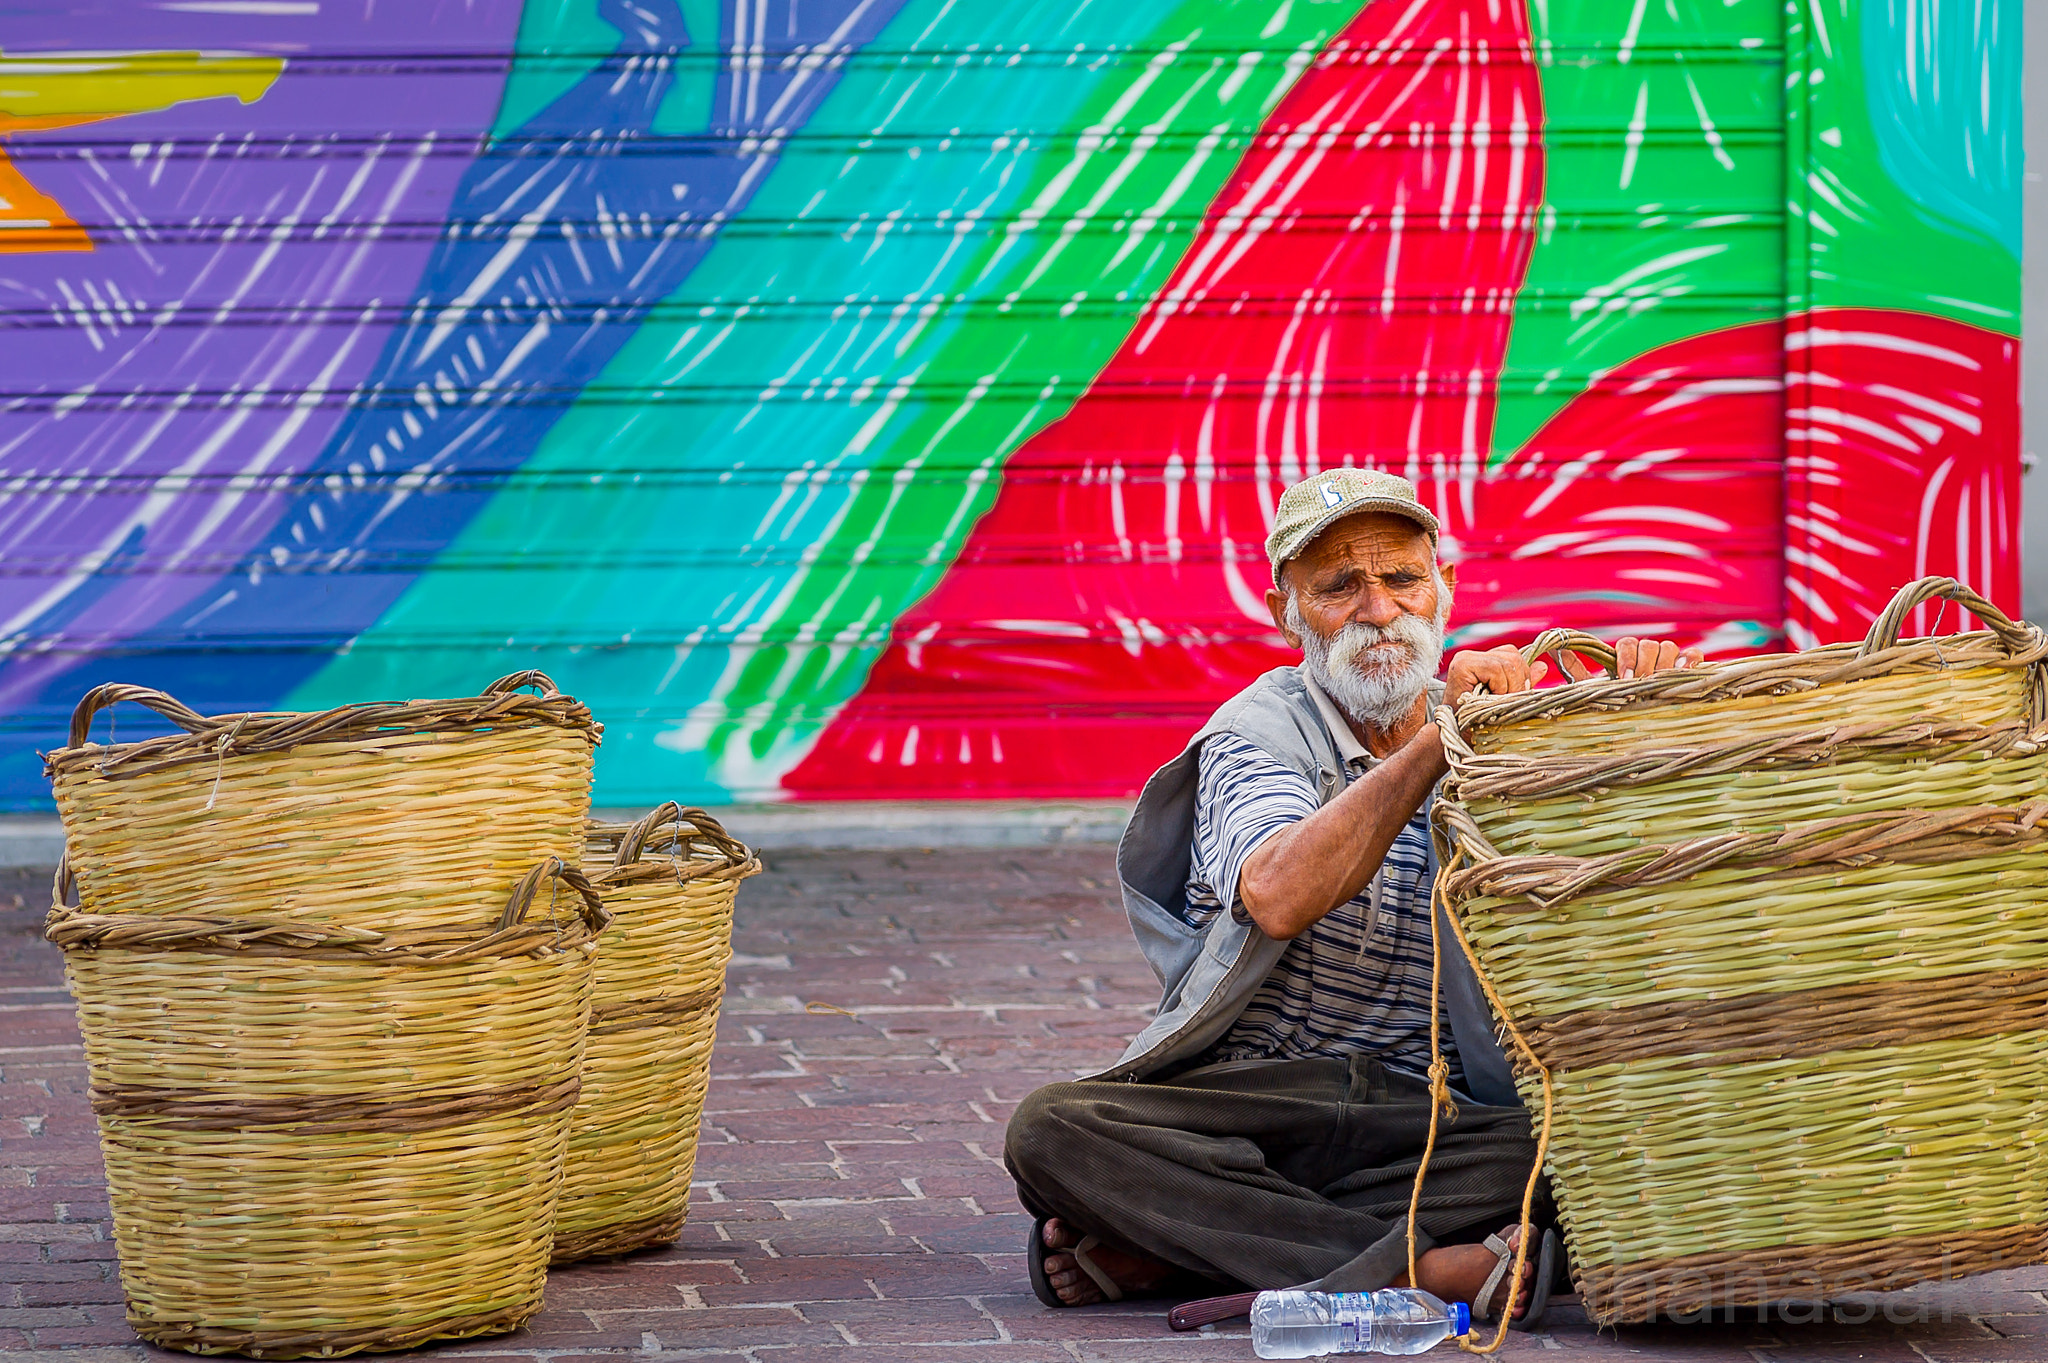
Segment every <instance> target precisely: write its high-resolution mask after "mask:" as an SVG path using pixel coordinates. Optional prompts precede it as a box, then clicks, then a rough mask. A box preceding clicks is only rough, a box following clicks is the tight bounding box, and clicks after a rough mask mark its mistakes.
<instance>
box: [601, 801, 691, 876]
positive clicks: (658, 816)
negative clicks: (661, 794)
mask: <svg viewBox="0 0 2048 1363" xmlns="http://www.w3.org/2000/svg"><path fill="white" fill-rule="evenodd" d="M682 817H683V807H682V806H681V805H679V804H677V803H676V802H675V801H674V800H663V801H662V802H661V803H660V804H658V805H656V806H655V807H654V808H652V809H650V810H648V811H647V812H646V813H645V814H643V815H641V816H640V817H639V818H638V819H635V820H634V821H633V826H632V827H630V828H628V829H627V830H626V834H625V836H624V837H622V838H620V839H619V850H618V852H617V854H616V855H614V856H613V858H612V865H614V866H624V865H626V864H627V863H628V862H634V861H638V860H640V853H641V851H642V850H643V849H644V848H645V847H646V845H647V839H648V838H650V837H652V836H653V834H654V830H655V829H657V828H659V827H660V826H661V825H662V824H664V823H666V822H668V821H669V820H671V819H674V820H676V821H678V822H680V821H681V820H682Z"/></svg>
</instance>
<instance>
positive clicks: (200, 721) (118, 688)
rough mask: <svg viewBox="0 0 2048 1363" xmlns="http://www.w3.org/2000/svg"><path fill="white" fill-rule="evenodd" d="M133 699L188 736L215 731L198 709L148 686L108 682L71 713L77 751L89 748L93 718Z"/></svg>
mask: <svg viewBox="0 0 2048 1363" xmlns="http://www.w3.org/2000/svg"><path fill="white" fill-rule="evenodd" d="M124 700H132V701H134V702H135V703H136V704H137V705H146V706H148V707H149V708H150V709H152V710H154V711H156V712H157V713H158V714H160V715H162V716H163V717H164V718H165V719H168V720H169V721H170V722H171V723H173V724H175V725H177V726H178V727H179V728H180V729H183V730H184V731H185V732H186V733H188V734H203V733H205V732H207V731H208V730H209V729H211V728H213V727H214V725H213V722H212V721H211V720H209V719H207V717H206V716H205V715H202V714H200V713H199V712H198V711H197V710H194V709H192V708H191V707H190V706H188V705H185V704H183V703H182V702H180V701H177V700H174V699H173V698H171V697H170V696H167V695H165V694H164V693H163V692H161V691H158V690H156V689H155V688H153V687H148V686H131V685H129V684H128V683H126V682H108V683H106V684H105V685H104V686H95V687H94V688H93V689H92V690H90V691H88V692H86V693H85V695H84V696H83V697H81V698H80V699H79V702H78V708H77V709H75V710H73V711H72V712H71V743H70V746H71V747H74V748H82V747H84V746H85V740H86V738H87V736H89V735H90V734H91V733H92V721H93V717H94V716H95V715H97V714H99V712H100V711H102V710H105V709H107V708H109V707H110V706H115V705H119V704H120V703H121V702H122V701H124Z"/></svg>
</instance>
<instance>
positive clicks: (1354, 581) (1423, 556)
mask: <svg viewBox="0 0 2048 1363" xmlns="http://www.w3.org/2000/svg"><path fill="white" fill-rule="evenodd" d="M1437 534H1438V526H1437V521H1436V518H1435V517H1434V516H1432V515H1431V514H1430V513H1429V511H1428V510H1426V509H1425V508H1424V507H1423V506H1422V505H1421V504H1420V503H1419V502H1418V501H1417V500H1416V496H1415V489H1414V487H1413V485H1412V484H1410V483H1409V482H1408V481H1407V480H1406V479H1405V478H1398V477H1395V476H1393V475H1391V474H1385V473H1371V472H1364V471H1360V470H1353V469H1334V470H1331V471H1328V472H1325V473H1320V474H1317V475H1316V476H1315V477H1313V478H1310V479H1308V480H1307V481H1305V482H1302V483H1299V484H1296V485H1295V486H1294V487H1292V488H1290V489H1288V491H1287V493H1286V495H1285V496H1284V497H1282V498H1281V501H1280V507H1279V511H1278V515H1277V517H1276V519H1275V523H1274V527H1273V533H1272V536H1271V538H1270V539H1268V540H1267V543H1266V553H1267V556H1268V557H1269V558H1270V559H1271V560H1272V564H1273V590H1272V591H1270V592H1268V593H1267V594H1266V604H1267V606H1268V608H1269V609H1270V610H1271V611H1272V613H1273V621H1274V623H1275V624H1276V625H1278V626H1279V627H1280V631H1281V633H1282V634H1283V635H1284V636H1285V637H1286V639H1287V642H1288V644H1289V646H1291V647H1294V648H1298V649H1300V650H1301V653H1302V661H1301V665H1300V666H1298V667H1281V668H1276V669H1274V670H1273V671H1271V672H1268V673H1267V674H1265V675H1264V676H1263V677H1260V678H1259V679H1258V680H1257V681H1256V682H1254V683H1252V685H1251V686H1250V687H1249V688H1247V689H1246V690H1245V691H1243V692H1241V693H1240V694H1238V695H1237V696H1235V697H1233V698H1232V699H1231V700H1229V701H1228V702H1226V703H1225V704H1224V706H1223V708H1222V709H1220V710H1218V711H1217V712H1216V714H1215V716H1214V717H1213V718H1212V719H1210V721H1209V722H1208V724H1207V725H1205V726H1204V727H1203V728H1202V730H1201V731H1200V732H1199V733H1197V734H1196V735H1195V736H1194V738H1193V739H1191V740H1190V741H1189V742H1188V745H1187V748H1186V750H1185V751H1183V752H1182V753H1181V755H1180V756H1179V757H1176V758H1175V759H1174V760H1173V761H1171V762H1169V763H1167V764H1166V765H1165V766H1164V767H1161V768H1160V769H1159V771H1158V772H1157V774H1155V775H1154V776H1153V777H1152V779H1151V780H1150V781H1148V782H1146V784H1145V790H1144V793H1143V795H1142V796H1141V797H1140V798H1139V801H1138V806H1137V809H1136V811H1135V812H1134V813H1133V815H1132V817H1131V823H1130V827H1129V829H1128V830H1127V831H1126V832H1125V834H1124V838H1123V843H1122V845H1121V846H1120V847H1119V848H1118V851H1117V870H1118V873H1119V876H1120V878H1121V880H1122V882H1123V897H1124V904H1125V907H1126V909H1127V910H1128V912H1129V913H1130V917H1131V926H1132V928H1133V930H1134V931H1135V932H1136V934H1137V937H1138V941H1139V944H1140V945H1141V946H1142V947H1143V949H1144V951H1145V955H1146V957H1147V958H1148V959H1149V960H1150V962H1151V964H1152V968H1153V970H1154V971H1155V972H1157V973H1158V975H1159V977H1160V981H1161V983H1162V984H1163V986H1164V992H1163V994H1162V996H1161V998H1160V1001H1159V1012H1158V1016H1157V1017H1156V1018H1155V1019H1154V1020H1153V1022H1152V1023H1151V1025H1149V1026H1147V1027H1146V1028H1145V1029H1144V1030H1143V1031H1142V1032H1141V1033H1139V1035H1138V1037H1137V1038H1136V1039H1135V1040H1134V1041H1132V1042H1131V1044H1130V1046H1129V1048H1128V1049H1127V1050H1125V1052H1124V1055H1123V1058H1122V1059H1121V1060H1119V1061H1118V1062H1117V1063H1116V1065H1115V1066H1113V1067H1112V1068H1111V1069H1109V1070H1107V1071H1105V1072H1104V1073H1102V1074H1099V1075H1096V1076H1094V1077H1093V1078H1090V1079H1086V1080H1083V1081H1080V1082H1076V1083H1062V1084H1049V1085H1047V1086H1046V1087H1044V1088H1041V1089H1039V1090H1038V1091H1037V1092H1035V1093H1033V1094H1032V1095H1031V1096H1030V1097H1029V1098H1027V1099H1025V1101H1024V1103H1023V1105H1022V1106H1020V1107H1019V1108H1018V1109H1017V1112H1016V1115H1015V1116H1013V1117H1012V1118H1011V1120H1010V1128H1009V1136H1008V1140H1007V1148H1006V1156H1007V1162H1008V1165H1009V1169H1010V1173H1011V1175H1012V1176H1013V1177H1014V1178H1015V1179H1016V1180H1017V1189H1018V1196H1019V1197H1020V1198H1021V1200H1022V1201H1023V1203H1024V1205H1025V1206H1026V1207H1027V1208H1028V1209H1029V1210H1030V1211H1031V1212H1032V1213H1033V1215H1034V1216H1035V1217H1036V1218H1038V1224H1037V1225H1036V1227H1035V1228H1034V1229H1033V1232H1032V1239H1031V1244H1030V1247H1029V1253H1030V1260H1031V1266H1032V1284H1033V1287H1034V1288H1035V1289H1036V1291H1037V1292H1038V1295H1039V1297H1040V1298H1041V1299H1042V1300H1044V1301H1045V1303H1046V1304H1047V1305H1048V1306H1084V1305H1087V1304H1089V1303H1091V1302H1096V1301H1101V1300H1103V1299H1105V1298H1108V1299H1116V1298H1120V1297H1122V1296H1124V1295H1125V1294H1128V1293H1138V1292H1144V1293H1158V1292H1163V1291H1169V1290H1175V1289H1178V1290H1182V1291H1186V1290H1188V1289H1190V1288H1194V1287H1198V1286H1200V1285H1205V1284H1217V1283H1223V1284H1240V1285H1243V1286H1245V1287H1252V1288H1277V1287H1290V1286H1295V1285H1300V1284H1309V1285H1313V1286H1317V1287H1320V1288H1321V1289H1323V1290H1326V1291H1368V1290H1372V1289H1376V1288H1381V1287H1386V1286H1388V1285H1390V1284H1391V1285H1395V1286H1406V1285H1408V1281H1407V1277H1406V1273H1407V1245H1406V1240H1407V1212H1408V1199H1409V1191H1410V1188H1411V1187H1412V1185H1413V1182H1414V1178H1415V1171H1416V1168H1417V1165H1418V1163H1419V1160H1420V1156H1421V1153H1422V1147H1423V1142H1424V1138H1425V1133H1426V1131H1427V1129H1428V1123H1429V1097H1428V1086H1427V1082H1426V1080H1425V1079H1424V1078H1423V1077H1422V1076H1423V1075H1424V1074H1425V1073H1426V1071H1427V1069H1428V1067H1429V1057H1430V1042H1429V1029H1430V1013H1431V1009H1432V999H1431V995H1430V954H1431V952H1430V923H1429V917H1428V915H1429V913H1430V903H1431V896H1430V890H1431V886H1432V885H1433V883H1434V880H1435V874H1436V861H1435V857H1434V854H1433V852H1432V850H1431V847H1430V839H1429V828H1428V813H1429V803H1430V798H1431V793H1432V792H1433V791H1434V789H1435V787H1436V784H1437V782H1438V781H1439V780H1440V779H1441V778H1442V777H1443V775H1444V774H1445V771H1446V767H1445V764H1444V757H1443V748H1442V744H1441V742H1440V741H1439V738H1438V734H1437V729H1436V725H1435V724H1434V723H1433V722H1432V720H1431V714H1432V712H1433V710H1434V709H1435V707H1436V706H1437V705H1438V704H1440V703H1442V702H1445V701H1451V702H1455V701H1456V700H1457V699H1458V698H1459V697H1460V696H1463V695H1464V694H1466V693H1467V692H1468V691H1471V690H1473V689H1474V688H1476V687H1480V686H1485V687H1487V688H1489V689H1491V690H1492V691H1494V692H1496V693H1502V692H1508V691H1519V690H1523V689H1526V688H1527V687H1529V686H1531V685H1533V684H1534V683H1536V682H1537V681H1540V680H1541V679H1542V677H1543V675H1544V672H1545V665H1544V664H1542V663H1537V664H1535V665H1534V666H1533V667H1531V666H1529V665H1527V664H1525V663H1524V661H1523V659H1522V656H1521V654H1520V653H1519V652H1517V651H1516V650H1515V649H1513V648H1508V647H1502V648H1496V649H1492V650H1490V651H1484V652H1461V653H1459V654H1458V655H1457V656H1456V657H1454V658H1452V660H1451V664H1450V667H1449V669H1448V671H1447V673H1446V679H1445V680H1444V681H1443V682H1437V681H1435V680H1434V678H1435V675H1436V670H1437V665H1438V662H1439V661H1440V660H1441V658H1442V656H1443V639H1444V622H1445V620H1446V618H1447V617H1448V616H1449V614H1450V608H1451V592H1452V589H1453V588H1454V587H1455V586H1456V584H1457V570H1456V567H1455V566H1454V565H1451V564H1442V565H1439V564H1438V563H1437V561H1436V540H1437ZM1616 652H1617V653H1618V654H1619V657H1620V664H1619V666H1620V670H1621V672H1622V675H1624V676H1628V675H1634V674H1636V673H1638V672H1642V673H1648V672H1651V671H1655V670H1658V669H1661V668H1667V667H1672V666H1678V667H1685V666H1689V665H1691V664H1693V663H1696V662H1697V661H1699V652H1698V650H1696V649H1695V650H1687V651H1685V652H1683V653H1681V652H1680V651H1679V650H1678V648H1677V647H1676V646H1675V645H1673V644H1670V643H1654V642H1651V641H1647V640H1646V641H1642V642H1641V643H1638V642H1637V641H1636V640H1633V639H1623V640H1621V641H1620V642H1619V643H1618V644H1617V646H1616ZM1567 670H1568V671H1569V672H1570V673H1571V675H1572V676H1573V677H1575V678H1577V677H1583V676H1584V675H1585V670H1584V668H1583V667H1581V666H1578V665H1577V664H1576V662H1575V661H1574V662H1568V663H1567ZM1444 936H1445V940H1446V943H1447V946H1446V952H1445V957H1444V967H1445V968H1444V996H1445V998H1444V1004H1443V1008H1444V1014H1445V1024H1446V1025H1445V1026H1444V1028H1443V1035H1444V1046H1443V1051H1444V1056H1445V1058H1446V1060H1447V1061H1448V1063H1449V1065H1450V1082H1451V1085H1452V1087H1453V1089H1454V1090H1455V1092H1456V1094H1457V1116H1456V1118H1455V1120H1447V1121H1445V1122H1444V1123H1443V1125H1442V1126H1441V1127H1440V1130H1439V1133H1438V1137H1437V1148H1436V1154H1435V1157H1434V1159H1433V1160H1432V1162H1431V1165H1430V1170H1429V1177H1428V1180H1427V1185H1426V1187H1425V1190H1424V1195H1423V1198H1422V1203H1421V1210H1420V1213H1419V1216H1418V1218H1417V1220H1418V1225H1417V1227H1416V1232H1417V1234H1416V1241H1417V1248H1418V1251H1419V1252H1420V1257H1419V1258H1418V1260H1417V1263H1416V1276H1417V1278H1418V1279H1419V1281H1418V1282H1417V1283H1416V1284H1415V1285H1416V1286H1419V1287H1421V1288H1423V1289H1425V1290H1427V1291H1430V1292H1434V1293H1436V1294H1437V1295H1438V1296H1439V1297H1442V1298H1445V1299H1446V1300H1458V1301H1469V1302H1472V1303H1473V1310H1474V1314H1475V1316H1477V1317H1479V1318H1480V1319H1490V1318H1492V1316H1493V1315H1494V1314H1495V1313H1497V1312H1498V1310H1499V1309H1500V1305H1501V1303H1502V1302H1504V1300H1505V1299H1506V1296H1507V1291H1506V1283H1505V1281H1504V1279H1505V1277H1506V1269H1507V1265H1508V1264H1509V1263H1510V1262H1512V1258H1513V1244H1514V1241H1515V1238H1516V1237H1517V1235H1518V1234H1519V1230H1520V1227H1519V1211H1520V1207H1521V1198H1522V1189H1523V1186H1524V1183H1525V1182H1526V1180H1527V1178H1528V1174H1529V1166H1530V1162H1531V1160H1532V1159H1533V1158H1534V1156H1535V1141H1534V1139H1533V1138H1532V1136H1531V1134H1530V1129H1529V1120H1528V1115H1527V1113H1526V1112H1525V1111H1524V1110H1523V1109H1522V1106H1521V1103H1520V1100H1519V1099H1518V1097H1517V1096H1516V1093H1515V1087H1514V1083H1513V1080H1512V1078H1511V1075H1510V1071H1509V1068H1508V1064H1507V1060H1506V1057H1505V1056H1504V1055H1503V1054H1502V1052H1501V1048H1500V1046H1499V1044H1498V1043H1497V1041H1496V1040H1495V1035H1494V1027H1493V1021H1492V1018H1491V1015H1490V1013H1489V1012H1488V1010H1487V1005H1486V1003H1485V1000H1484V997H1483V995H1482V993H1481V991H1480V989H1479V983H1478V979H1477V977H1476V975H1475V974H1474V973H1473V970H1472V966H1471V964H1470V962H1469V961H1467V960H1466V959H1465V957H1464V956H1463V954H1462V953H1461V952H1459V951H1458V950H1457V949H1456V946H1455V940H1456V939H1455V938H1453V937H1451V935H1450V934H1449V933H1448V931H1447V932H1446V933H1445V934H1444ZM1546 1219H1547V1212H1546ZM1504 1220H1506V1221H1509V1222H1510V1223H1511V1224H1510V1226H1509V1228H1508V1229H1506V1230H1502V1231H1500V1232H1499V1233H1498V1234H1494V1235H1489V1234H1488V1232H1490V1231H1494V1230H1495V1229H1496V1228H1498V1227H1500V1226H1501V1224H1502V1222H1503V1221H1504ZM1532 1248H1534V1247H1532ZM1556 1248H1557V1240H1556V1236H1555V1234H1554V1232H1549V1231H1546V1232H1545V1236H1544V1245H1543V1246H1542V1250H1541V1252H1540V1253H1532V1254H1531V1255H1530V1256H1529V1258H1530V1263H1529V1271H1528V1276H1527V1278H1526V1279H1525V1286H1526V1289H1527V1290H1525V1291H1524V1292H1523V1293H1522V1294H1521V1298H1520V1300H1521V1301H1522V1302H1523V1303H1524V1310H1523V1311H1522V1312H1518V1315H1521V1316H1522V1319H1521V1320H1520V1321H1518V1322H1517V1323H1518V1324H1522V1325H1524V1326H1527V1325H1529V1324H1532V1323H1533V1322H1534V1320H1535V1319H1536V1317H1537V1315H1539V1314H1540V1310H1541V1303H1542V1302H1543V1301H1545V1300H1547V1298H1548V1295H1549V1288H1550V1279H1551V1272H1552V1265H1553V1262H1554V1260H1555V1257H1556ZM1532 1297H1533V1298H1534V1302H1533V1303H1532ZM1532 1305H1533V1311H1531V1310H1530V1307H1531V1306H1532Z"/></svg>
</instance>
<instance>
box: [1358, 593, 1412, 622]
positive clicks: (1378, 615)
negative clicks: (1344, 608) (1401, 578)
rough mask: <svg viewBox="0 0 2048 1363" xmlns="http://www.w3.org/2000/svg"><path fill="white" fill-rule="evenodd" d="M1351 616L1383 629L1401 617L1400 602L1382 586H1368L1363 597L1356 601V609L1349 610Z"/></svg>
mask: <svg viewBox="0 0 2048 1363" xmlns="http://www.w3.org/2000/svg"><path fill="white" fill-rule="evenodd" d="M1351 618H1352V619H1353V620H1358V621H1362V622H1363V623H1365V624H1368V625H1372V626H1374V627H1376V628H1378V629H1385V628H1386V627H1387V626H1388V625H1391V624H1393V623H1394V621H1396V620H1398V619H1400V618H1401V603H1400V602H1398V601H1396V600H1395V599H1394V594H1393V593H1392V592H1390V591H1388V590H1387V589H1386V588H1384V587H1368V588H1366V591H1365V599H1364V600H1362V601H1360V602H1359V603H1358V609H1357V610H1355V611H1353V612H1351Z"/></svg>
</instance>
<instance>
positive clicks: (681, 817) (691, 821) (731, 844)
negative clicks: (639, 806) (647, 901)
mask: <svg viewBox="0 0 2048 1363" xmlns="http://www.w3.org/2000/svg"><path fill="white" fill-rule="evenodd" d="M669 821H673V822H675V823H677V824H679V825H682V826H683V827H685V828H688V829H689V830H690V837H691V838H692V839H695V840H698V841H702V842H708V843H710V844H711V846H712V848H713V849H714V850H715V851H717V852H718V853H719V854H720V855H721V856H723V857H724V858H725V859H726V861H728V862H729V863H731V864H732V865H734V866H743V865H745V864H746V863H747V862H750V861H752V860H753V859H754V854H753V852H752V851H751V850H750V849H749V848H748V847H747V845H746V844H745V843H743V842H741V841H740V840H739V839H738V838H735V837H734V836H732V834H730V833H728V832H726V831H725V825H724V824H721V823H720V822H719V821H718V820H716V819H714V818H712V817H711V816H710V815H709V814H707V813H705V812H704V811H703V810H701V809H685V808H683V807H682V806H681V805H678V804H677V803H676V802H675V801H674V800H663V801H662V802H661V803H660V804H658V805H656V806H655V807H654V808H653V809H650V810H648V811H647V813H646V814H645V815H643V816H642V817H641V818H640V819H639V820H637V821H636V822H635V823H634V824H633V826H632V827H631V828H629V829H627V830H626V834H625V836H624V837H622V838H620V839H619V850H618V853H617V854H616V855H615V856H614V857H613V858H612V865H613V866H614V867H619V866H627V865H631V864H632V863H633V862H636V861H638V860H640V857H641V854H642V853H643V852H644V851H645V850H646V844H647V840H648V839H649V838H651V837H653V836H654V834H655V832H656V831H657V830H659V829H660V828H661V826H662V825H663V824H664V823H666V822H669Z"/></svg>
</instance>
